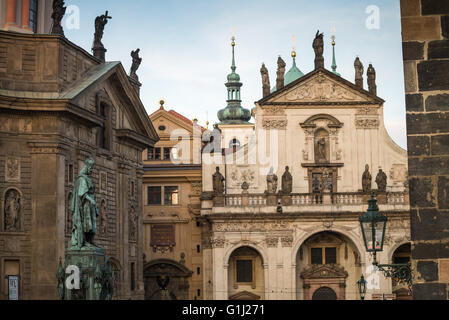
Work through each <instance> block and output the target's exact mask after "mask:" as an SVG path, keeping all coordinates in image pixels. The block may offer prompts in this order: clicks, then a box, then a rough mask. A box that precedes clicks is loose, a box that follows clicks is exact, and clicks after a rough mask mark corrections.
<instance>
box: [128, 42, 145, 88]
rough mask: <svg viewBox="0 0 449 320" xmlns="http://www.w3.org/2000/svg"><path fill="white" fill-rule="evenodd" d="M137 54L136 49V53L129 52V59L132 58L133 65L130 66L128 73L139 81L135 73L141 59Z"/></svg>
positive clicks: (138, 50)
mask: <svg viewBox="0 0 449 320" xmlns="http://www.w3.org/2000/svg"><path fill="white" fill-rule="evenodd" d="M139 52H140V49H137V50H136V51H131V57H132V58H133V63H132V65H131V71H130V73H129V76H130V77H131V78H133V79H134V80H137V81H139V77H138V76H137V74H136V72H137V69H139V67H140V64H141V63H142V58H140V57H139Z"/></svg>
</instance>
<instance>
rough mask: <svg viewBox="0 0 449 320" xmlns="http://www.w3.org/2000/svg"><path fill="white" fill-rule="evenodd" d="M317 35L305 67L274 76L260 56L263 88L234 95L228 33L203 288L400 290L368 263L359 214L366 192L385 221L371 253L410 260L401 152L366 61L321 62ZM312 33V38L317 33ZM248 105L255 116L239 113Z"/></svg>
mask: <svg viewBox="0 0 449 320" xmlns="http://www.w3.org/2000/svg"><path fill="white" fill-rule="evenodd" d="M320 38H321V41H322V35H319V34H317V38H316V39H315V41H314V49H315V50H316V51H315V52H316V60H315V69H314V70H312V71H311V72H309V73H307V74H305V75H304V74H303V73H302V72H301V71H300V70H299V68H298V67H297V65H296V53H295V52H293V53H292V58H293V61H292V63H293V66H292V68H291V69H290V70H289V71H288V72H287V73H285V66H286V64H285V62H284V61H283V60H282V59H281V58H280V59H279V60H278V70H277V79H276V85H275V86H274V88H273V86H272V85H270V82H269V77H268V72H267V69H266V67H265V66H262V69H261V73H262V79H263V98H261V99H260V100H259V101H258V102H256V106H255V108H254V109H253V110H252V112H250V111H249V110H247V109H244V108H243V107H242V106H241V95H240V92H241V87H242V83H241V82H240V76H239V75H238V74H237V73H236V65H235V58H234V48H235V42H234V41H233V43H232V50H233V57H232V67H231V69H232V73H231V74H230V75H229V76H228V82H227V83H226V87H227V91H228V95H227V97H228V99H227V103H228V106H227V107H226V108H225V109H223V110H221V111H219V112H218V117H219V120H220V123H219V124H218V125H217V126H216V127H215V129H214V131H213V132H209V133H208V134H210V135H211V137H213V139H210V141H211V143H210V148H209V149H207V150H208V151H207V152H204V153H203V166H202V168H203V171H202V174H203V194H202V197H201V199H202V204H201V215H202V217H203V219H204V220H205V221H206V223H205V224H206V227H205V229H204V233H203V249H204V250H203V259H204V269H205V270H204V272H205V275H204V277H205V278H204V291H205V298H206V299H224V300H227V299H231V300H241V299H270V300H272V299H274V300H276V299H286V300H291V299H293V300H295V299H298V300H309V299H317V300H319V299H330V300H337V299H338V300H345V299H359V294H358V289H357V281H358V280H359V279H360V277H361V275H362V274H363V275H364V276H365V278H366V279H367V281H368V283H369V287H368V293H367V299H376V298H378V297H379V295H380V294H385V293H386V294H392V293H395V296H392V297H396V298H397V299H408V298H409V294H408V290H407V289H406V288H404V287H403V286H401V285H399V284H397V283H393V282H392V280H391V279H390V278H385V277H384V276H383V274H382V273H380V272H374V270H373V269H372V266H371V265H372V257H371V256H370V255H369V254H367V253H366V251H365V247H364V243H363V237H362V234H361V229H360V224H359V221H358V217H359V216H360V215H361V214H363V213H365V212H366V210H367V207H368V204H367V201H368V199H369V198H370V194H371V192H374V193H375V195H376V198H377V201H378V204H379V209H380V211H381V212H382V213H383V214H385V215H386V216H387V217H388V219H389V222H388V224H387V231H386V240H385V246H384V251H383V252H381V253H380V254H379V255H378V258H379V261H380V263H392V262H398V263H399V262H407V261H409V259H410V222H409V221H410V214H409V210H410V206H409V198H408V184H407V183H406V181H407V153H406V151H405V150H404V149H402V148H401V147H399V146H398V145H397V144H395V143H394V142H393V140H392V139H391V138H390V136H389V135H388V133H387V131H386V129H385V125H384V116H383V105H384V100H382V99H381V98H380V97H378V95H377V89H376V83H375V70H374V68H373V66H372V65H370V66H369V68H368V70H367V71H368V72H367V75H368V89H365V88H364V81H363V77H364V75H365V73H364V68H363V65H362V63H361V62H360V60H359V59H358V58H357V59H356V62H355V71H356V76H355V82H351V81H348V80H346V79H344V78H342V77H341V76H340V75H339V74H338V73H337V71H336V64H335V42H334V41H333V42H332V44H333V50H334V63H333V65H332V71H330V70H327V69H325V68H324V59H323V58H322V49H323V47H322V45H321V52H320V45H319V41H320ZM317 42H318V44H317ZM251 115H252V116H253V117H254V120H255V121H254V123H251V122H250V119H251Z"/></svg>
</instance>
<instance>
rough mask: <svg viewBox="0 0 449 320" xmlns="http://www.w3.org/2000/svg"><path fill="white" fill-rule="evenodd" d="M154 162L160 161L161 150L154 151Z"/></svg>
mask: <svg viewBox="0 0 449 320" xmlns="http://www.w3.org/2000/svg"><path fill="white" fill-rule="evenodd" d="M154 160H161V148H155V149H154Z"/></svg>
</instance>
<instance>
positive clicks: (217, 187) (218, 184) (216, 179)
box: [212, 167, 225, 195]
mask: <svg viewBox="0 0 449 320" xmlns="http://www.w3.org/2000/svg"><path fill="white" fill-rule="evenodd" d="M224 181H225V178H224V177H223V175H222V174H221V173H220V168H219V167H217V168H216V171H215V173H214V174H213V175H212V184H213V188H214V193H215V194H217V195H223V193H224Z"/></svg>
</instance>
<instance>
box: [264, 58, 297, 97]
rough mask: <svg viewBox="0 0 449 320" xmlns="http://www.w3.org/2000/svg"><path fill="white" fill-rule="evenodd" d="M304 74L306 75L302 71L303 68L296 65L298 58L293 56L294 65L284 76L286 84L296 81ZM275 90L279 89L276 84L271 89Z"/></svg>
mask: <svg viewBox="0 0 449 320" xmlns="http://www.w3.org/2000/svg"><path fill="white" fill-rule="evenodd" d="M303 76H304V73H302V72H301V70H299V69H298V67H297V66H296V59H295V58H293V66H292V67H291V69H290V70H288V72H287V73H286V74H285V76H284V86H287V85H289V84H290V83H292V82H293V81H295V80H297V79H299V78H301V77H303ZM275 91H277V88H276V86H274V87H273V88H272V89H271V91H270V93H273V92H275Z"/></svg>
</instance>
